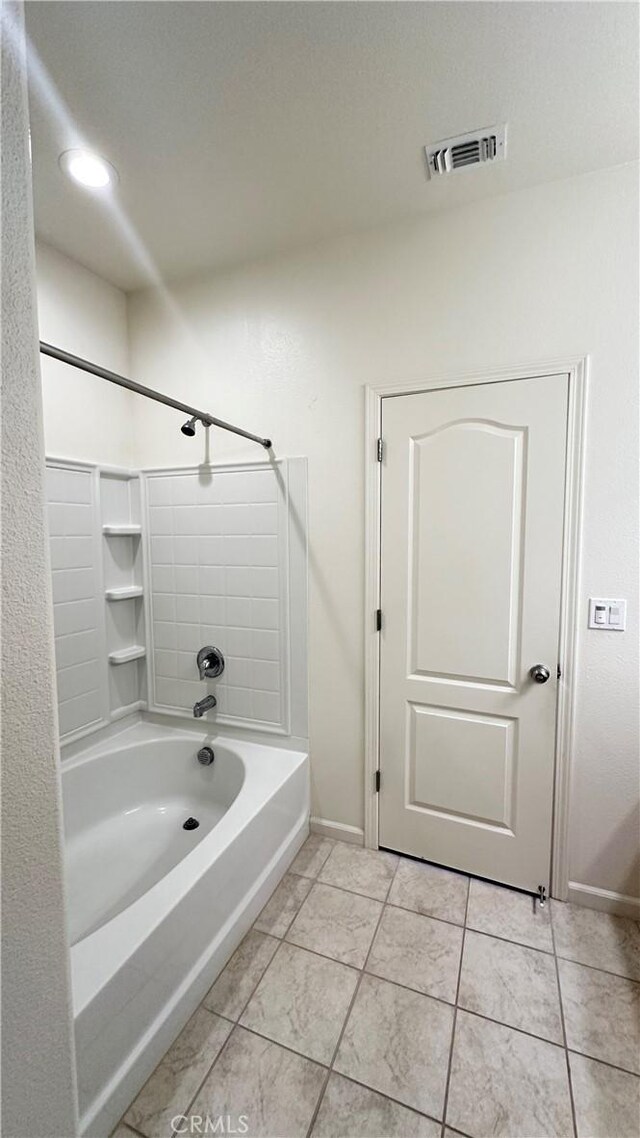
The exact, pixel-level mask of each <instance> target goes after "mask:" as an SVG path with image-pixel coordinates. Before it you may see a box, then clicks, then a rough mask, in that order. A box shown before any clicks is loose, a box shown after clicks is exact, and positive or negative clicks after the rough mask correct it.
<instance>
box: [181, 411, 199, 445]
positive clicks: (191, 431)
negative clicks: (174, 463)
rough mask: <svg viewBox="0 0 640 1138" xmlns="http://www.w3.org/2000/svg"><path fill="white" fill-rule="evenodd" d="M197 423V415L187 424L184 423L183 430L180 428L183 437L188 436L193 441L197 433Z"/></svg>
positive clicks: (188, 420)
mask: <svg viewBox="0 0 640 1138" xmlns="http://www.w3.org/2000/svg"><path fill="white" fill-rule="evenodd" d="M197 422H198V418H197V416H196V415H194V416H193V419H187V421H186V423H183V424H182V426H181V428H180V430H181V431H182V433H183V435H188V436H189V438H190V439H192V438H193V436H194V435H195V433H196V423H197Z"/></svg>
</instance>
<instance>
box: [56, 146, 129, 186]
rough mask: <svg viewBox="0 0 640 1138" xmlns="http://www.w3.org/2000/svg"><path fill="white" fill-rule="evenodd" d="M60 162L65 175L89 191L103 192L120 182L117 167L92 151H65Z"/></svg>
mask: <svg viewBox="0 0 640 1138" xmlns="http://www.w3.org/2000/svg"><path fill="white" fill-rule="evenodd" d="M59 161H60V167H61V169H62V170H64V172H65V174H67V175H68V176H69V178H71V179H72V180H73V181H74V182H77V183H78V185H79V186H85V187H86V189H88V190H103V189H104V188H105V187H106V186H112V185H114V184H115V183H116V182H117V181H118V172H117V170H116V169H115V167H114V166H112V165H111V163H110V162H107V160H106V159H105V158H101V157H100V155H99V154H93V153H92V152H91V151H90V150H65V152H64V154H61V155H60V159H59Z"/></svg>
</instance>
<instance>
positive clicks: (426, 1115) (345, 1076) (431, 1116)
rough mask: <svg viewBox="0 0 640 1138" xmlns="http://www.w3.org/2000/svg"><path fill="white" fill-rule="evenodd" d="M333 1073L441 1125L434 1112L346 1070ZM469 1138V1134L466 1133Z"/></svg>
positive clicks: (465, 1136) (332, 1072)
mask: <svg viewBox="0 0 640 1138" xmlns="http://www.w3.org/2000/svg"><path fill="white" fill-rule="evenodd" d="M331 1074H332V1075H337V1076H338V1078H340V1079H346V1081H347V1082H348V1083H354V1084H355V1086H356V1087H363V1088H364V1089H365V1090H366V1091H371V1092H372V1093H373V1094H374V1095H379V1096H380V1098H383V1099H386V1100H387V1101H388V1102H392V1103H394V1104H395V1105H396V1106H401V1107H402V1109H403V1110H408V1111H410V1112H411V1114H416V1115H417V1116H418V1118H428V1119H429V1121H430V1122H435V1123H437V1125H438V1126H439V1125H440V1119H439V1118H436V1117H435V1116H434V1115H433V1114H426V1113H425V1111H424V1110H418V1108H417V1107H416V1106H408V1105H407V1103H406V1102H402V1101H401V1099H399V1098H394V1097H393V1095H388V1094H387V1093H386V1091H379V1090H378V1089H377V1088H376V1087H372V1086H370V1085H369V1083H363V1082H361V1081H360V1080H359V1079H354V1077H353V1075H345V1073H344V1071H336V1070H334V1069H333V1068H332V1069H331ZM464 1138H467V1135H464Z"/></svg>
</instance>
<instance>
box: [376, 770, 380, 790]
mask: <svg viewBox="0 0 640 1138" xmlns="http://www.w3.org/2000/svg"><path fill="white" fill-rule="evenodd" d="M379 793H380V771H376V794H379Z"/></svg>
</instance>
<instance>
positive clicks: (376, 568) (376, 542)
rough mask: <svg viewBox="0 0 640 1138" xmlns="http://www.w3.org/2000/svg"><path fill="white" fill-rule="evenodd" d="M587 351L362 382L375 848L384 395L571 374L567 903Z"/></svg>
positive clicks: (565, 674) (558, 787)
mask: <svg viewBox="0 0 640 1138" xmlns="http://www.w3.org/2000/svg"><path fill="white" fill-rule="evenodd" d="M588 371H589V357H588V356H583V357H569V358H560V359H555V360H550V361H544V362H543V363H540V362H537V363H533V364H526V365H522V364H519V365H517V366H515V367H511V368H500V369H499V370H491V371H484V372H483V371H480V372H467V373H463V374H461V373H454V374H453V375H440V376H436V377H432V378H428V379H424V380H417V381H413V382H403V381H399V382H392V383H385V384H381V385H376V386H367V387H365V399H366V412H365V610H364V628H365V643H364V655H365V732H364V734H365V754H364V844H365V846H366V847H367V848H369V849H377V848H378V802H379V794H378V793H377V791H376V772H377V771H378V767H379V748H380V637H379V634H378V631H377V628H376V610H377V609H379V608H380V570H381V548H380V537H381V522H382V516H381V512H382V495H381V486H382V463H381V462H380V461H379V460H378V439H379V438H380V437H381V433H382V406H383V404H382V401H383V399H385V398H388V397H390V396H394V395H416V394H421V393H424V392H429V391H436V390H438V389H439V388H447V387H470V386H474V387H477V386H480V385H482V384H487V383H504V382H506V381H508V380H521V379H542V378H543V377H548V376H553V375H557V376H561V377H562V378H564V377H565V376H568V377H569V402H568V409H567V457H566V478H565V494H564V527H563V533H564V537H563V547H562V584H561V599H560V642H559V658H560V662H561V667H562V678H561V680H560V682H559V684H558V703H557V719H556V746H555V773H554V793H553V818H552V839H551V875H550V881H551V894H552V896H553V897H556V898H557V899H558V900H561V901H565V900H566V899H567V896H568V889H569V859H568V827H569V793H570V782H571V766H572V758H573V738H574V711H575V690H576V663H577V655H578V640H579V627H580V624H579V605H580V549H581V535H582V505H583V484H584V461H585V442H586V409H587V381H588Z"/></svg>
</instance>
